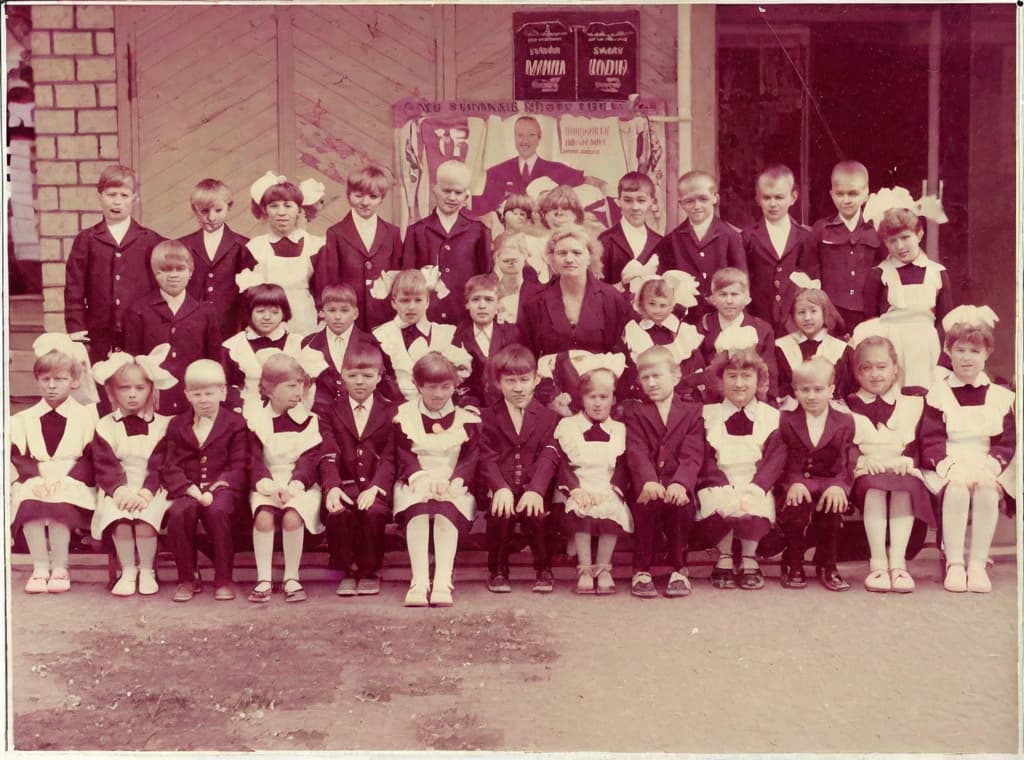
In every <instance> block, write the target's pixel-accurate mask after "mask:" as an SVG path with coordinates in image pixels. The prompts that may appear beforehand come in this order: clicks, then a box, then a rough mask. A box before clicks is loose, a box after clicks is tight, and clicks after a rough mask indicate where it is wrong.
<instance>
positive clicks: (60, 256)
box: [32, 4, 118, 330]
mask: <svg viewBox="0 0 1024 760" xmlns="http://www.w3.org/2000/svg"><path fill="white" fill-rule="evenodd" d="M32 68H33V73H34V75H35V95H36V185H37V196H36V197H37V201H38V206H39V233H40V235H39V238H40V239H39V244H40V257H41V259H42V275H43V310H44V322H45V327H46V329H47V330H63V329H64V262H65V260H66V259H67V256H68V254H69V253H70V252H71V243H72V241H73V240H74V238H75V235H76V234H77V233H78V231H79V230H81V229H83V228H85V227H88V226H91V225H93V224H95V223H96V222H98V221H99V220H100V214H99V211H98V207H99V206H98V201H97V197H96V179H97V177H98V176H99V173H100V171H101V170H102V169H103V167H104V166H106V165H108V164H111V163H116V162H117V160H118V146H117V81H116V76H117V75H116V66H115V58H114V11H113V8H111V7H110V6H105V5H89V6H75V5H63V4H62V5H37V6H33V8H32Z"/></svg>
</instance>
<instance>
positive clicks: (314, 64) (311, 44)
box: [284, 5, 438, 230]
mask: <svg viewBox="0 0 1024 760" xmlns="http://www.w3.org/2000/svg"><path fill="white" fill-rule="evenodd" d="M286 12H287V13H288V14H289V15H290V17H291V26H292V34H291V36H292V40H291V52H292V56H293V59H294V61H293V65H292V70H293V72H294V73H293V83H292V86H293V92H294V101H295V102H294V108H293V113H294V115H295V120H296V121H295V126H294V129H295V141H296V148H295V153H296V164H297V166H296V169H295V171H296V172H297V175H298V176H300V177H305V176H312V177H315V178H316V179H319V180H320V181H321V182H323V183H324V184H325V185H326V186H327V193H326V196H325V198H326V201H327V203H326V206H325V207H324V209H323V210H322V211H321V212H320V215H321V217H322V221H321V218H318V220H317V222H315V223H314V229H316V230H323V229H325V228H326V227H327V226H328V225H330V224H332V223H334V222H336V221H338V220H339V219H341V217H342V216H344V215H345V213H347V211H348V203H347V202H346V200H345V177H346V176H347V175H348V174H349V172H350V171H352V170H353V169H355V168H357V167H358V166H360V165H362V164H364V163H366V162H367V161H374V162H377V163H380V164H383V165H384V166H386V167H388V168H392V169H393V165H394V153H395V148H394V142H395V141H394V128H393V123H394V119H393V116H392V104H394V103H395V102H396V101H398V100H401V99H403V98H409V97H416V98H430V99H433V98H435V97H437V96H438V92H437V81H438V76H437V72H438V60H437V50H438V47H437V44H436V36H435V19H436V17H437V14H438V11H436V10H435V9H433V8H431V7H430V6H343V5H315V6H299V5H295V6H291V7H289V8H288V9H287V11H286ZM284 69H285V70H287V69H288V67H287V66H285V67H284ZM396 191H397V187H396V188H394V190H393V192H392V194H391V196H390V198H389V199H388V200H387V201H386V203H385V205H384V207H383V208H382V210H381V215H382V216H383V217H384V218H386V219H389V220H397V219H398V215H397V214H396V213H393V210H394V209H397V208H398V206H397V204H398V200H397V198H398V194H397V192H396Z"/></svg>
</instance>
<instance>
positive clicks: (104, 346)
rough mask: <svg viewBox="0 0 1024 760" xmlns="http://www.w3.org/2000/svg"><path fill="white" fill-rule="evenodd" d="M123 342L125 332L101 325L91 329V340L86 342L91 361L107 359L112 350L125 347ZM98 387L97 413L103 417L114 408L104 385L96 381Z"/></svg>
mask: <svg viewBox="0 0 1024 760" xmlns="http://www.w3.org/2000/svg"><path fill="white" fill-rule="evenodd" d="M123 344H124V335H123V333H115V332H114V330H112V329H109V328H99V327H98V328H93V329H91V330H89V342H88V343H86V344H85V345H86V348H87V350H88V352H89V362H90V363H92V364H95V363H96V362H99V361H103V360H105V359H106V358H107V357H108V356H110V352H111V351H112V350H113V349H115V348H123V347H124V345H123ZM96 388H97V390H98V392H99V402H98V403H97V404H96V413H97V414H98V415H99V416H100V417H102V416H104V415H106V414H110V412H112V411H113V409H112V408H111V406H110V399H109V398H107V392H106V390H104V388H103V386H102V385H101V384H99V383H96Z"/></svg>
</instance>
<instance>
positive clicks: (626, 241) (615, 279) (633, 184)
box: [598, 172, 662, 289]
mask: <svg viewBox="0 0 1024 760" xmlns="http://www.w3.org/2000/svg"><path fill="white" fill-rule="evenodd" d="M653 205H654V183H653V182H651V178H650V177H648V176H647V175H646V174H642V173H641V172H628V173H626V174H623V175H622V178H621V179H620V180H619V208H620V209H622V219H620V220H619V221H618V222H617V223H616V224H615V225H613V226H612V227H610V228H608V229H607V230H605V231H604V232H602V233H601V235H600V236H599V237H598V240H599V241H600V242H601V246H602V248H603V249H604V252H603V253H602V259H601V264H602V267H603V269H604V271H603V273H602V275H601V279H602V280H604V281H605V282H607V283H608V284H609V285H615V286H616V287H618V288H620V289H622V268H623V267H624V266H626V264H628V263H629V262H630V261H633V260H634V259H638V260H640V261H647V259H649V258H650V257H651V253H652V252H653V251H654V248H655V247H656V246H657V244H658V242H659V241H660V240H661V239H662V238H661V235H659V234H658V233H657V232H655V231H654V230H652V229H651V228H650V227H648V226H647V214H648V212H650V210H651V206H653Z"/></svg>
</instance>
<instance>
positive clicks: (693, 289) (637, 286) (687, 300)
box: [623, 257, 700, 312]
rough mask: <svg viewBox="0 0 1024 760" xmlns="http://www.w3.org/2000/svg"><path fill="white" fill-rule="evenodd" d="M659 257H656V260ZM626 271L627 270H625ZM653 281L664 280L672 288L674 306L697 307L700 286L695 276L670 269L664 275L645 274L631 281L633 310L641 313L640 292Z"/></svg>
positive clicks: (630, 289)
mask: <svg viewBox="0 0 1024 760" xmlns="http://www.w3.org/2000/svg"><path fill="white" fill-rule="evenodd" d="M656 259H657V257H655V260H656ZM623 271H625V270H623ZM651 280H664V281H665V282H666V283H668V285H669V287H670V288H672V293H673V296H674V305H676V306H682V307H683V308H686V309H689V308H692V307H694V306H696V305H697V295H698V294H699V293H700V285H699V284H697V280H696V279H694V277H693V275H691V274H689V273H688V272H683V271H682V270H679V269H669V270H668V271H666V272H663V273H662V274H660V275H659V274H644V275H640V276H638V277H634V278H633V279H631V280H630V281H629V291H630V292H631V293H632V294H633V308H634V309H636V310H637V311H638V312H639V311H640V291H641V289H642V288H643V286H644V284H645V283H648V282H650V281H651Z"/></svg>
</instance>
